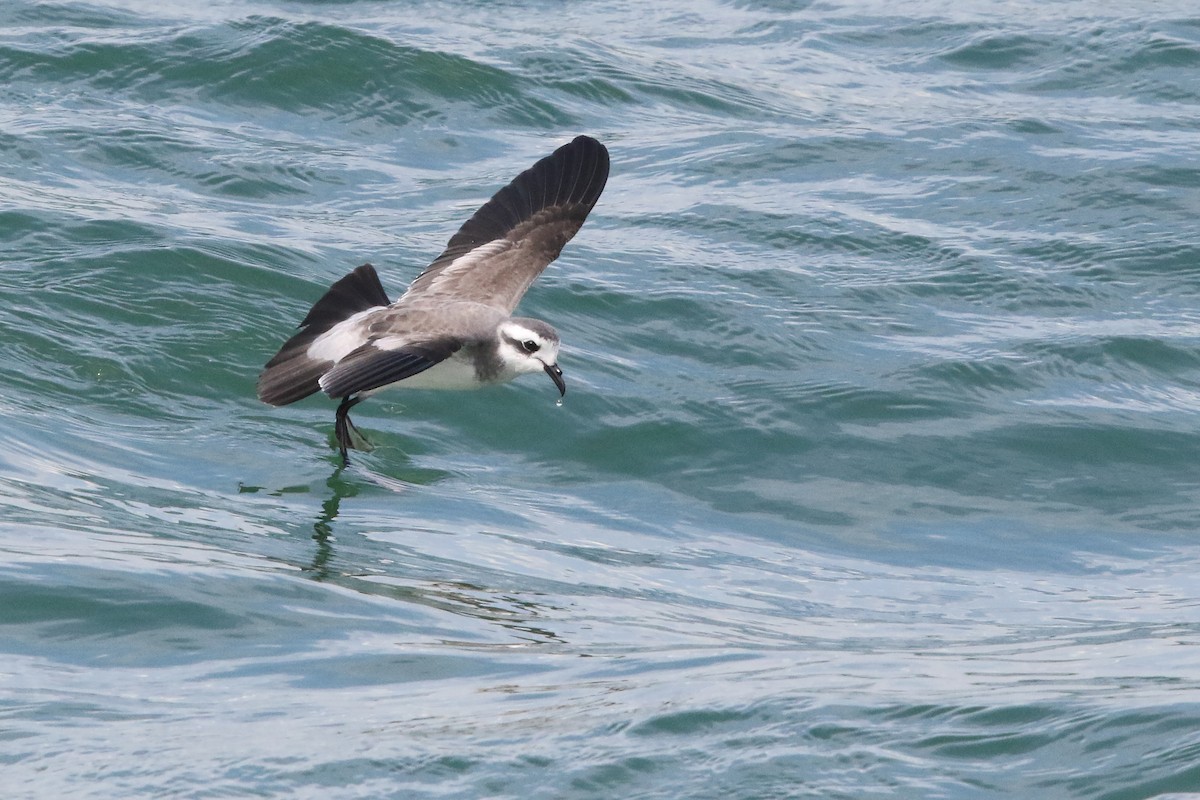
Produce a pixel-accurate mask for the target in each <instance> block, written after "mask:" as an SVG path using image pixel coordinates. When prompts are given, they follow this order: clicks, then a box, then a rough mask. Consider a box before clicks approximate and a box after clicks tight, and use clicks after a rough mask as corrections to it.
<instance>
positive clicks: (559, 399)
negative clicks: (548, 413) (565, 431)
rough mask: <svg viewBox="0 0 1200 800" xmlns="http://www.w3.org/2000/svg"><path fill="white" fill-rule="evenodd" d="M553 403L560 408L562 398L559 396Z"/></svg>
mask: <svg viewBox="0 0 1200 800" xmlns="http://www.w3.org/2000/svg"><path fill="white" fill-rule="evenodd" d="M554 405H555V407H556V408H562V398H561V397H560V398H558V399H557V400H555V401H554Z"/></svg>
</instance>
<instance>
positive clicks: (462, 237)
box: [434, 136, 609, 264]
mask: <svg viewBox="0 0 1200 800" xmlns="http://www.w3.org/2000/svg"><path fill="white" fill-rule="evenodd" d="M608 170H609V158H608V148H606V147H605V146H604V145H603V144H601V143H600V142H599V141H597V140H596V139H593V138H592V137H591V136H576V137H575V138H574V139H572V140H571V141H570V142H568V143H567V144H564V145H563V146H562V147H560V148H558V149H557V150H555V151H554V152H553V153H551V154H550V155H548V156H546V157H545V158H543V159H541V160H540V161H538V162H537V163H536V164H534V165H533V166H532V167H530V168H529V169H527V170H525V171H524V172H522V173H521V174H520V175H518V176H517V177H515V178H513V180H512V182H510V183H509V184H508V185H507V186H505V187H504V188H503V189H501V190H500V191H498V192H496V194H495V195H493V196H492V199H491V200H489V201H488V202H486V203H484V205H483V206H482V207H481V208H480V209H479V210H478V211H476V212H475V214H474V216H472V217H471V218H470V219H469V220H467V221H466V222H465V223H463V226H462V227H461V228H459V230H458V233H456V234H454V236H453V237H451V239H450V241H449V242H448V243H447V244H446V250H445V251H444V252H443V253H442V254H441V255H440V256H438V257H437V258H436V259H435V260H434V264H441V263H445V262H447V261H449V260H452V259H453V258H456V257H457V256H459V255H462V254H463V253H466V252H469V251H471V250H473V249H474V248H476V247H478V246H479V245H481V244H486V243H487V242H490V241H494V240H495V239H501V238H503V237H505V236H506V235H507V234H508V233H509V231H511V230H512V229H513V228H516V227H517V226H518V225H520V224H521V223H523V222H525V221H527V220H529V219H530V218H532V217H533V216H534V215H535V214H537V213H538V212H539V211H541V210H542V209H546V208H555V207H567V208H570V214H569V215H568V216H569V217H571V218H574V219H576V220H578V221H579V222H580V223H582V222H583V220H584V219H585V218H586V217H587V215H588V213H589V212H590V211H591V210H592V207H593V206H595V205H596V201H597V200H599V199H600V193H601V192H603V191H604V185H605V183H607V182H608Z"/></svg>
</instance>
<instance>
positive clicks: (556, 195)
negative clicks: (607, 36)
mask: <svg viewBox="0 0 1200 800" xmlns="http://www.w3.org/2000/svg"><path fill="white" fill-rule="evenodd" d="M608 166H609V161H608V150H606V149H605V147H604V145H602V144H600V142H598V141H596V140H595V139H592V138H591V137H588V136H578V137H576V138H575V139H574V140H573V141H572V142H570V143H568V144H565V145H563V146H562V147H560V148H558V149H557V150H555V151H554V152H553V153H551V154H550V155H548V156H546V157H545V158H543V159H542V160H541V161H539V162H537V163H536V164H534V165H533V166H532V167H530V168H529V169H527V170H525V171H524V172H522V173H521V174H520V175H518V176H517V177H516V178H514V179H513V181H512V183H510V184H509V185H508V186H505V187H504V188H503V189H501V190H500V191H499V192H497V193H496V194H495V195H494V196H493V197H492V199H491V200H489V201H488V202H486V203H484V205H483V206H482V207H481V208H480V209H479V210H478V211H476V212H475V214H474V216H472V217H471V218H470V219H469V220H467V221H466V222H465V223H463V226H462V227H461V228H460V229H459V231H458V233H456V234H454V236H452V237H451V238H450V241H449V242H448V243H447V245H446V249H445V251H444V252H443V253H442V254H441V255H440V256H438V257H437V258H436V259H434V261H433V263H432V264H430V265H429V266H428V267H427V268H426V269H425V271H424V272H422V273H421V274H420V275H419V276H417V279H416V280H415V281H413V282H412V285H410V286H409V288H408V291H407V292H406V293H405V294H404V296H403V297H401V298H400V300H399V301H397V302H398V303H405V302H411V301H414V300H417V299H420V300H424V299H426V298H429V297H433V296H436V295H442V294H446V295H453V296H454V298H455V299H456V300H463V301H468V302H476V303H485V304H487V305H490V306H493V307H497V308H502V309H504V310H505V311H506V312H508V313H512V311H513V309H515V308H516V307H517V303H518V302H520V300H521V297H522V296H523V295H524V294H525V291H526V290H527V289H528V288H529V286H530V284H532V283H533V281H534V279H535V278H537V276H538V275H540V274H541V273H542V270H544V269H545V268H546V266H547V265H548V264H550V262H551V261H553V260H554V259H556V258H558V254H559V253H560V252H562V249H563V246H564V245H566V243H567V242H569V241H570V240H571V237H572V236H574V235H575V232H576V231H578V230H579V228H580V227H582V225H583V222H584V220H585V219H587V215H588V212H590V211H591V210H592V207H593V206H595V205H596V201H597V200H598V199H599V198H600V193H601V192H602V191H603V190H604V184H605V182H606V181H607V180H608Z"/></svg>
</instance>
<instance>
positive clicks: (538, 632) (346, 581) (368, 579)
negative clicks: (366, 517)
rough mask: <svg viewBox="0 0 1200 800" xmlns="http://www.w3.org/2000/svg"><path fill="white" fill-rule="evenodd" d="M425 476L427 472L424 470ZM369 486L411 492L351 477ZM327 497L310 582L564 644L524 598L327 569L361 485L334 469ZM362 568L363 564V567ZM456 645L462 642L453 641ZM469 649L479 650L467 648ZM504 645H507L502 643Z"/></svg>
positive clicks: (402, 485) (390, 482)
mask: <svg viewBox="0 0 1200 800" xmlns="http://www.w3.org/2000/svg"><path fill="white" fill-rule="evenodd" d="M425 472H426V473H428V472H432V471H430V470H426V471H425ZM355 474H356V475H363V476H365V477H367V478H369V479H370V480H371V482H372V483H374V484H376V485H378V486H381V487H384V488H387V489H389V490H391V491H393V492H396V493H403V492H407V491H410V490H412V489H413V488H415V485H416V484H414V483H409V482H406V481H403V480H398V479H396V478H390V477H387V476H383V475H378V474H371V473H364V472H361V471H359V472H356V473H355ZM325 486H326V488H328V489H329V491H330V495H329V497H328V499H326V500H325V501H324V502H323V503H322V504H321V513H320V514H318V515H317V518H316V520H315V521H314V522H313V527H312V530H313V533H312V539H313V541H314V542H315V543H316V547H315V550H314V552H313V557H312V560H311V561H310V562H309V564H308V565H307V566H305V567H302V568H301V569H303V570H304V572H305V573H307V574H308V575H309V576H310V577H312V579H313V580H316V581H320V582H327V583H332V584H335V585H337V586H342V587H345V588H348V589H352V590H354V591H356V592H361V593H363V594H369V595H374V596H377V597H380V596H382V597H389V598H392V599H394V600H398V601H400V602H406V603H417V604H419V605H422V606H425V607H427V608H435V609H438V610H441V611H447V612H450V613H452V614H458V615H460V616H466V617H472V618H474V619H480V620H484V621H486V622H490V623H494V624H496V625H498V626H500V627H502V628H504V629H506V630H507V631H509V632H510V633H512V634H515V635H516V636H517V638H519V639H521V640H523V641H526V642H534V643H551V642H553V643H563V642H564V640H563V639H562V638H561V637H560V636H558V634H556V633H555V632H554V631H551V630H549V629H547V628H544V627H542V626H541V625H539V624H535V622H537V621H538V618H539V617H541V616H543V615H544V614H545V613H547V612H550V611H553V610H554V608H553V607H552V606H549V605H546V604H544V603H540V602H537V601H534V600H531V599H529V597H527V596H522V595H520V594H517V593H515V592H512V591H510V590H505V591H501V590H497V589H489V588H487V587H485V586H479V585H476V584H472V583H467V582H465V581H431V580H428V579H424V578H418V577H406V576H403V575H396V574H391V573H388V572H373V571H372V570H371V569H370V568H368V569H364V570H363V571H361V572H349V571H346V570H345V569H334V568H332V567H331V563H332V562H333V559H334V556H335V547H334V541H335V538H336V537H335V536H334V529H335V527H336V526H335V523H336V521H337V518H338V515H339V514H340V513H341V509H342V501H343V500H348V499H350V498H353V497H356V496H358V495H359V494H360V493H361V492H362V489H363V485H362V483H361V482H360V481H356V480H349V479H346V478H344V477H343V468H342V467H341V466H340V465H339V466H338V467H337V469H335V470H334V472H333V474H332V475H330V476H329V479H328V480H326V481H325ZM364 566H365V565H364ZM453 644H455V645H457V646H462V645H463V644H464V643H461V642H454V643H453ZM471 646H481V645H479V644H478V643H471ZM503 646H511V645H510V644H505V645H503Z"/></svg>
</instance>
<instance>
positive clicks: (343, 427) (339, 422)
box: [333, 395, 362, 467]
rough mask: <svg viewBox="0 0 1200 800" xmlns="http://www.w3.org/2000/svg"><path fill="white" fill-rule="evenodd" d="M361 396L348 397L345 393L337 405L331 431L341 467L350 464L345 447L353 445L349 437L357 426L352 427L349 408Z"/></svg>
mask: <svg viewBox="0 0 1200 800" xmlns="http://www.w3.org/2000/svg"><path fill="white" fill-rule="evenodd" d="M360 400H362V398H361V397H350V396H349V395H347V396H346V397H343V398H342V404H341V405H340V406H338V407H337V418H336V420H335V422H334V423H333V433H334V435H335V436H336V437H337V441H338V449H339V450H341V453H342V467H347V466H349V465H350V456H349V455H348V454H347V453H346V450H347V448H350V447H354V442H353V440H352V439H351V438H350V437H351V431H353V432H354V433H358V428H356V427H354V423H353V422H351V421H350V409H352V408H354V406H356V405H358V403H359V401H360Z"/></svg>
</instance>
